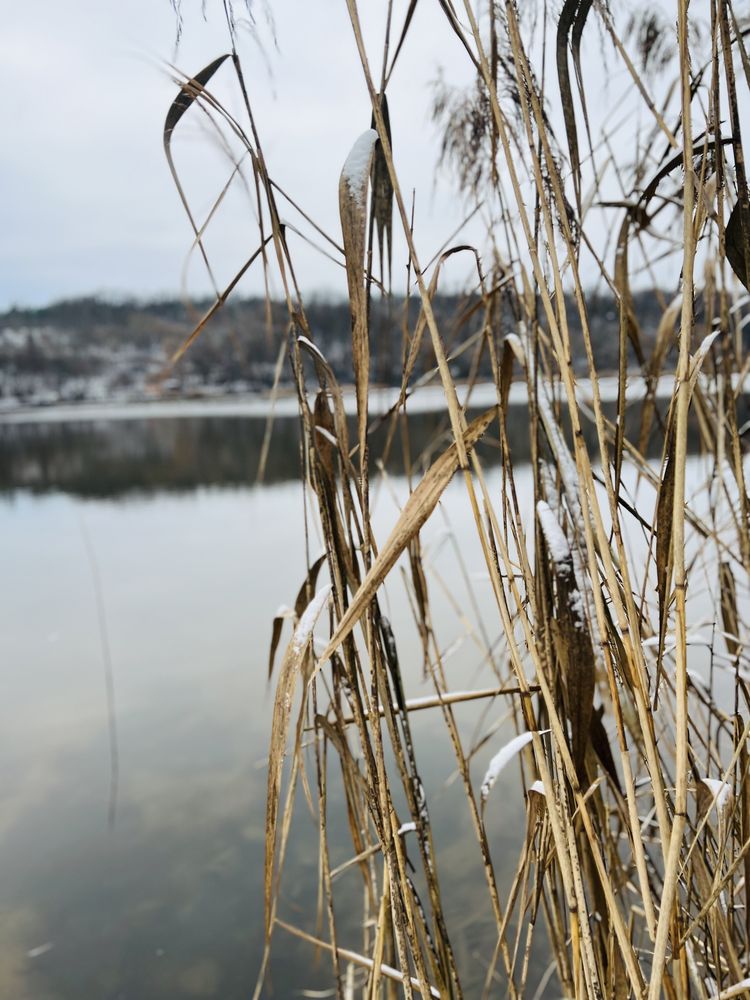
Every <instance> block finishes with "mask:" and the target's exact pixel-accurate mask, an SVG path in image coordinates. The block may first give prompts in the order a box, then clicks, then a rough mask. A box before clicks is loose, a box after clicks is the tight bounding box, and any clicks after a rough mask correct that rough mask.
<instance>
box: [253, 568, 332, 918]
mask: <svg viewBox="0 0 750 1000" xmlns="http://www.w3.org/2000/svg"><path fill="white" fill-rule="evenodd" d="M330 592H331V587H330V585H326V586H325V587H322V588H321V589H320V590H319V591H318V593H317V594H316V595H315V597H314V598H313V599H312V601H310V603H309V604H308V606H307V608H306V609H305V612H304V614H303V615H302V617H301V618H300V621H299V624H298V625H297V628H296V629H295V630H294V634H293V635H292V638H291V640H290V642H289V645H288V646H287V650H286V653H285V655H284V661H283V663H282V665H281V671H280V674H279V681H278V684H277V687H276V697H275V699H274V704H273V719H272V723H271V747H270V752H269V761H268V788H267V798H266V857H265V868H264V901H265V926H266V935H268V934H269V933H270V930H271V898H272V888H273V867H274V856H275V853H276V836H277V823H276V819H277V816H278V811H279V792H280V790H281V770H282V767H283V764H284V756H285V752H286V741H287V736H288V734H289V718H290V715H291V711H292V696H293V693H294V687H295V684H296V681H297V676H298V674H299V673H300V669H301V667H302V663H303V660H304V657H305V655H306V653H307V648H308V645H309V644H310V642H311V640H312V630H313V628H314V626H315V622H316V621H317V620H318V617H319V615H320V613H321V611H322V610H323V607H324V605H325V603H326V601H327V600H328V596H329V594H330Z"/></svg>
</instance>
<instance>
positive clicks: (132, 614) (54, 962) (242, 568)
mask: <svg viewBox="0 0 750 1000" xmlns="http://www.w3.org/2000/svg"><path fill="white" fill-rule="evenodd" d="M525 414H526V411H525V410H523V409H522V408H519V409H518V414H517V415H515V414H514V416H513V419H511V420H510V421H509V429H510V432H511V434H512V436H513V440H512V442H511V446H512V447H513V448H514V449H516V453H517V454H519V453H520V452H521V449H522V448H523V443H524V441H526V440H527V439H528V433H529V423H528V417H527V416H526V415H525ZM264 426H265V424H264V421H259V420H255V421H253V420H250V419H226V418H224V419H222V418H189V419H182V420H166V419H162V420H152V421H133V422H130V421H121V422H118V423H107V422H101V423H90V424H78V425H68V424H62V423H61V424H34V425H5V426H3V427H2V428H0V477H1V479H0V484H1V486H2V489H3V490H4V491H5V492H6V493H7V498H6V502H5V503H3V504H2V505H0V536H1V537H2V546H3V555H4V567H5V573H4V574H3V578H2V580H3V582H2V590H1V592H0V664H2V666H1V667H0V670H2V679H3V693H4V697H3V700H2V703H0V749H1V750H2V752H1V753H0V761H2V764H1V765H0V767H1V768H2V783H1V784H0V789H1V791H0V796H1V798H0V802H2V809H0V870H1V871H2V872H3V893H2V899H1V900H0V996H9V997H10V996H12V997H18V998H25V997H29V998H31V997H33V998H35V1000H38V998H41V1000H46V998H56V1000H67V998H71V1000H72V998H76V1000H78V998H79V997H81V996H84V997H89V996H92V997H93V996H101V997H106V998H122V1000H125V998H131V997H135V998H138V1000H150V998H153V1000H166V998H170V1000H171V998H182V997H185V998H188V997H201V996H204V997H208V996H213V997H222V998H229V1000H232V998H235V997H236V998H240V997H242V998H243V1000H244V998H246V997H247V996H248V994H249V990H250V988H251V985H252V983H253V982H254V977H255V974H256V972H257V969H258V964H259V961H260V953H261V937H262V903H261V898H262V897H261V894H262V888H261V878H262V872H261V867H262V854H263V824H264V802H265V771H264V766H263V761H264V757H265V753H266V748H267V743H268V731H269V721H270V719H269V717H270V699H269V695H268V692H267V689H266V681H265V676H266V665H267V643H268V640H269V638H270V622H271V620H272V618H273V614H274V611H275V610H276V608H277V607H278V605H279V604H280V603H287V604H288V603H293V600H294V596H295V595H296V593H297V590H298V587H299V585H300V582H301V580H302V577H303V572H304V565H305V539H304V535H303V507H302V495H301V490H300V488H299V484H298V482H287V483H285V482H284V481H285V480H288V479H297V477H298V469H299V455H298V438H297V426H296V423H295V421H292V420H283V421H279V422H278V423H277V425H276V428H275V432H274V439H273V447H272V449H271V453H270V456H269V465H268V479H269V480H270V481H271V485H266V486H263V487H251V486H249V485H248V484H249V483H252V482H253V480H254V477H255V471H256V468H257V462H258V458H259V454H260V447H261V442H262V435H263V430H264ZM445 427H446V421H445V417H444V416H442V415H439V414H427V415H424V416H423V418H422V419H421V421H415V424H414V428H413V430H412V451H413V453H414V454H415V455H417V454H419V451H420V450H421V449H422V448H424V447H426V445H427V442H428V441H430V440H431V439H432V438H433V437H434V435H435V432H436V431H439V430H441V429H442V428H445ZM378 433H381V434H382V433H383V431H382V430H381V431H379V432H378ZM373 451H375V452H376V453H377V451H378V449H377V448H376V447H373ZM494 454H495V452H494V451H493V449H492V445H491V444H490V445H489V446H488V447H487V448H486V450H485V453H484V455H485V459H486V460H487V462H488V464H491V460H492V457H493V455H494ZM394 468H395V471H398V463H397V462H396V463H395V465H394ZM488 479H489V484H490V488H491V489H499V488H500V485H501V484H500V477H499V476H498V475H497V474H495V475H492V473H490V475H489V476H488ZM529 482H530V477H529V473H528V470H525V469H524V468H523V467H521V468H520V469H519V473H518V478H517V482H516V486H517V489H518V491H519V497H520V502H521V504H522V505H523V504H524V503H526V502H527V498H528V497H529V495H530V488H529ZM390 485H391V487H392V488H393V491H394V492H395V494H396V495H400V496H402V497H403V495H404V494H405V492H406V484H405V482H404V481H399V480H398V479H396V480H394V481H393V482H392V483H391V484H390ZM207 486H211V487H213V488H211V489H207V488H206V487H207ZM218 486H221V487H222V488H220V489H218V488H216V487H218ZM93 498H96V499H93ZM372 500H373V504H374V506H375V510H376V517H375V530H376V535H377V537H381V538H382V537H385V535H386V533H387V531H388V529H389V527H390V525H391V524H392V523H393V519H394V517H395V511H396V508H395V505H394V501H393V499H392V497H391V491H390V489H380V488H378V487H377V486H376V488H374V489H373V497H372ZM464 500H465V495H464V493H463V490H462V485H461V483H460V482H456V483H454V484H452V486H451V487H450V488H449V489H448V491H447V492H446V494H445V497H444V500H443V502H442V504H441V506H440V508H439V509H438V511H436V513H435V515H434V516H433V518H432V519H431V520H430V522H428V524H427V526H426V527H425V529H424V532H423V542H424V548H425V551H426V552H427V553H428V557H429V558H430V559H431V560H432V561H433V563H434V566H435V569H436V570H437V571H438V574H439V575H441V576H442V579H443V580H444V581H450V584H451V586H450V590H451V593H450V595H449V596H450V600H449V599H448V595H446V594H444V593H442V591H441V588H440V587H439V586H435V587H434V588H433V589H432V591H431V600H432V602H433V616H434V620H435V622H436V623H438V624H437V626H436V627H437V630H438V640H439V642H440V644H441V646H443V648H445V649H446V650H448V649H451V648H453V643H454V640H456V638H457V637H459V636H461V635H462V634H463V633H464V628H463V625H462V623H461V622H460V621H459V619H458V617H457V614H456V611H455V608H454V606H453V603H452V602H453V601H455V602H456V604H457V606H458V607H459V608H460V607H461V606H464V607H466V606H468V601H467V600H466V599H465V595H464V593H463V590H462V588H463V583H462V581H461V580H457V579H456V572H455V557H454V555H453V552H452V550H451V546H450V545H449V544H446V541H445V540H446V534H445V532H446V530H450V531H452V532H453V533H454V534H455V537H456V543H457V545H458V546H459V547H460V549H461V552H462V557H463V559H464V561H465V563H466V566H467V569H468V573H469V576H470V577H471V579H473V580H474V585H475V597H476V600H477V606H478V609H479V613H480V615H482V616H483V617H484V618H485V620H486V622H487V623H488V625H487V628H488V630H489V635H490V640H491V641H492V640H494V639H496V638H497V634H498V626H497V624H496V623H497V615H496V613H493V604H492V600H491V592H490V588H489V586H488V585H487V584H486V582H483V581H482V580H481V575H482V571H483V569H484V564H483V559H482V554H481V552H480V550H479V546H478V544H477V542H476V539H475V538H474V532H473V529H472V526H471V523H470V520H469V519H467V518H465V516H464V509H465V505H464ZM125 501H127V502H125ZM651 503H652V498H651V499H648V500H647V501H646V504H645V506H644V508H643V512H644V514H646V516H648V515H647V508H648V506H649V504H651ZM84 530H85V531H86V532H87V534H88V536H89V537H90V539H91V543H92V546H93V548H94V551H95V554H96V559H97V563H98V567H99V571H100V578H101V584H102V593H103V598H104V605H105V608H106V615H107V629H108V638H109V642H110V646H111V649H112V659H113V664H114V671H115V685H116V701H117V720H118V736H119V749H120V767H121V780H120V789H119V801H118V812H117V824H116V827H115V829H114V831H112V832H110V831H108V829H107V800H108V784H109V759H108V732H107V715H106V700H105V691H104V675H103V666H102V650H101V645H100V641H99V636H98V629H97V620H96V602H95V595H94V589H93V580H92V574H91V567H90V565H89V563H88V562H87V559H86V554H85V545H84V538H83V531H84ZM310 546H311V549H312V555H313V556H315V555H317V554H318V553H319V551H321V545H320V540H319V539H318V538H317V537H316V535H315V530H314V525H313V527H312V529H311V535H310ZM393 577H394V581H395V582H394V583H390V584H389V586H388V590H387V594H386V595H385V596H384V605H385V610H386V612H387V614H388V616H389V617H390V618H391V620H392V621H393V624H394V628H395V632H396V635H397V637H398V641H399V651H400V654H401V662H402V664H403V666H404V671H405V684H406V689H407V695H408V696H410V697H413V696H419V695H422V694H425V693H428V692H429V687H428V686H427V685H425V684H424V683H423V681H422V676H421V654H420V652H419V642H418V637H417V634H416V630H415V628H414V626H413V623H412V622H411V621H410V615H409V611H408V605H407V602H406V601H405V599H404V595H403V592H402V591H401V590H400V589H399V583H398V574H393ZM481 661H482V655H481V653H480V652H478V651H477V649H475V648H474V647H473V645H472V644H471V642H464V643H463V645H459V646H457V647H455V648H454V652H453V655H451V656H448V657H446V661H445V668H446V672H447V679H448V686H449V688H453V689H465V688H468V687H472V686H481V685H482V684H483V681H485V680H486V673H484V672H483V671H482V669H481V668H480V664H481ZM504 710H505V706H502V705H499V704H494V705H492V706H490V707H489V708H488V711H487V715H486V717H485V718H484V721H483V723H482V725H481V726H480V727H479V729H476V728H475V727H476V719H477V712H476V709H475V708H470V707H463V708H461V709H457V718H458V722H459V726H460V728H461V732H462V736H463V738H464V739H465V741H466V743H467V745H468V744H469V743H470V742H471V741H472V740H473V739H475V738H477V736H478V735H481V734H482V733H483V732H485V731H488V730H489V729H490V728H491V727H492V726H494V725H495V723H496V722H497V721H498V720H499V719H500V717H501V716H502V714H503V713H504ZM414 734H415V743H416V748H417V758H418V761H419V763H420V766H421V768H422V769H423V779H424V782H425V785H426V790H427V793H428V801H430V803H431V810H432V818H433V823H434V829H435V839H436V848H437V859H438V867H439V871H440V875H441V880H442V881H443V883H444V898H445V901H446V910H447V917H448V920H449V926H450V927H451V931H452V935H453V944H454V947H455V949H456V954H457V956H458V959H459V962H460V964H461V967H462V969H464V970H465V975H466V984H465V986H466V990H467V995H468V996H470V995H477V992H478V991H479V984H481V982H482V981H483V978H484V967H483V965H482V963H481V961H480V960H479V958H478V956H482V955H483V956H487V955H488V954H491V952H492V948H493V945H494V936H493V933H492V926H493V925H492V921H491V917H490V913H489V908H488V905H487V901H486V892H485V890H484V888H483V878H482V874H481V862H480V858H479V857H478V852H476V851H473V850H472V849H471V847H467V845H473V844H474V838H473V834H472V831H471V826H470V819H469V816H468V812H467V810H466V807H465V803H464V799H463V792H462V790H461V788H460V783H459V782H456V781H451V778H452V776H453V773H454V767H455V763H454V761H453V758H452V754H451V749H450V746H449V744H448V741H447V738H446V736H445V733H444V731H443V727H442V725H441V724H440V721H439V719H438V718H437V717H436V716H435V715H433V714H432V713H430V712H424V713H421V714H419V715H417V716H415V718H414ZM507 735H509V730H508V729H507V728H506V729H501V730H499V731H498V733H497V734H495V735H494V736H493V737H492V739H491V740H490V741H489V742H488V744H487V745H486V747H485V748H484V749H483V751H482V753H480V754H477V757H476V759H475V761H474V762H473V775H474V780H475V782H481V776H482V773H483V770H484V767H485V766H486V763H487V760H488V759H489V756H490V755H491V754H492V752H493V749H495V748H496V747H497V746H498V745H500V744H501V743H502V741H503V739H504V738H506V736H507ZM336 778H337V775H336V772H335V771H333V770H332V772H331V779H330V782H329V795H330V820H329V830H330V836H331V850H332V855H333V856H332V864H333V865H334V866H335V865H337V864H341V863H343V862H344V861H346V860H347V859H348V858H349V856H350V854H351V847H350V845H349V837H348V832H347V825H346V822H345V820H344V816H343V806H342V801H341V799H340V797H339V795H338V792H337V780H336ZM503 781H504V782H506V783H507V784H506V785H505V786H504V787H502V788H501V787H498V789H497V791H496V794H495V798H494V801H491V802H490V803H489V804H488V809H487V825H488V831H489V837H490V846H491V849H492V851H493V855H494V857H495V858H496V861H497V863H498V866H499V867H500V871H499V876H500V883H501V891H502V892H505V890H506V889H507V883H508V880H509V879H510V877H511V876H512V872H513V869H514V867H515V863H516V859H517V854H518V851H519V849H520V844H521V843H522V831H523V823H524V800H523V795H522V792H521V790H520V788H519V787H518V783H517V772H514V770H513V769H512V768H509V769H508V773H507V776H504V778H503ZM287 875H288V877H287V878H286V880H285V882H284V892H283V897H282V904H281V916H283V917H285V918H286V919H288V920H290V921H291V922H293V923H300V924H302V925H304V926H305V927H307V929H308V930H309V931H310V932H312V933H316V932H320V933H322V936H324V937H325V936H326V930H325V927H323V929H322V931H318V930H316V927H315V921H314V913H315V906H316V901H317V892H318V869H317V825H316V820H315V818H314V817H311V816H310V815H309V813H307V811H306V808H305V804H304V802H303V801H300V809H299V810H298V813H297V820H296V822H295V825H294V828H293V835H292V839H291V842H290V847H289V856H288V862H287ZM357 886H358V881H357V873H356V869H353V870H352V872H351V873H350V874H349V875H347V876H342V882H341V888H342V891H343V895H342V897H340V899H341V902H340V909H339V912H338V916H339V918H340V920H341V928H340V943H341V944H342V945H344V946H348V947H351V948H353V949H355V950H356V949H357V948H358V946H359V930H358V928H359V919H360V915H361V905H360V904H361V900H360V897H359V894H358V888H357ZM48 945H51V946H52V947H47V946H48ZM543 964H544V963H543V956H541V955H536V956H535V960H534V972H533V974H532V976H531V977H530V981H532V982H534V981H538V979H539V977H540V976H541V974H542V971H543ZM270 981H271V983H272V986H273V991H274V995H276V996H279V997H291V996H294V995H297V993H298V991H299V990H301V989H303V988H307V989H321V990H322V989H325V988H327V987H329V986H330V982H331V978H330V966H329V960H328V959H327V957H326V956H325V955H322V956H319V957H318V958H317V959H316V956H315V955H314V953H313V952H312V950H311V948H310V946H309V945H307V944H304V943H301V942H298V941H296V940H295V939H293V938H290V937H288V936H285V935H284V934H283V932H281V931H279V932H278V934H277V941H276V948H275V950H274V959H273V962H272V966H271V980H270ZM475 990H476V992H475ZM268 995H271V992H270V990H269V992H268ZM552 995H554V993H553V994H552Z"/></svg>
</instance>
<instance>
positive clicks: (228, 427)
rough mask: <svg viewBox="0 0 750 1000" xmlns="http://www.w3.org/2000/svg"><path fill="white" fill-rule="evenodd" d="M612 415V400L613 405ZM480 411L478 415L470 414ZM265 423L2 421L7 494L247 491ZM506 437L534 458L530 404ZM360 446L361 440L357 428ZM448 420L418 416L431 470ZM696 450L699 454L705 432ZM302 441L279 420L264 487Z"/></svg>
mask: <svg viewBox="0 0 750 1000" xmlns="http://www.w3.org/2000/svg"><path fill="white" fill-rule="evenodd" d="M604 409H605V413H606V414H607V416H608V417H609V418H610V419H614V418H615V416H616V410H615V407H614V405H613V404H606V405H605V408H604ZM472 415H475V413H474V412H472V413H470V416H472ZM637 420H638V411H637V409H635V410H633V411H631V412H630V413H629V419H628V426H629V428H631V427H632V430H633V432H634V433H635V426H636V421H637ZM583 426H584V434H585V436H586V439H587V444H588V445H589V447H590V448H592V449H594V451H596V449H597V438H596V429H595V427H594V425H593V424H592V423H591V422H590V421H584V425H583ZM265 433H266V419H265V418H261V417H257V416H237V417H226V416H183V417H180V418H173V417H161V418H158V419H135V420H106V419H101V420H91V421H87V422H68V421H49V422H43V421H39V422H29V423H3V422H0V492H9V491H12V490H13V489H17V488H19V487H23V488H26V489H29V490H32V491H34V492H46V491H48V490H51V489H60V490H64V491H66V492H69V493H74V494H76V495H77V496H82V497H116V496H120V495H123V494H138V493H140V494H143V493H153V492H154V491H158V490H163V491H184V490H191V489H195V488H196V487H199V486H208V485H212V486H239V485H247V484H252V483H254V482H255V481H256V478H257V473H258V468H259V463H260V459H261V451H262V448H263V440H264V436H265ZM389 433H391V434H392V428H391V426H390V422H389V421H385V420H383V419H382V418H381V419H374V420H373V422H372V425H371V435H370V454H371V456H372V457H373V461H374V460H375V459H376V458H378V457H379V456H381V455H382V454H383V450H384V446H385V442H386V439H387V437H388V435H389ZM497 433H498V432H497V428H496V427H493V428H490V431H489V432H488V433H487V435H486V436H485V440H484V441H483V443H482V445H481V446H480V450H481V454H482V458H483V460H484V461H485V462H486V463H487V464H489V465H492V464H494V463H496V462H497V461H498V459H499V441H498V438H497ZM507 433H508V440H509V444H510V448H511V451H512V454H513V456H514V459H515V460H516V461H521V462H522V461H524V460H526V459H527V458H529V456H530V443H529V412H528V408H527V407H526V406H524V405H514V406H511V407H510V408H509V413H508V419H507ZM351 440H352V441H354V440H356V433H355V432H354V425H353V424H352V425H351ZM451 440H452V439H451V437H450V424H449V420H448V417H447V415H446V414H445V413H442V412H427V413H415V414H413V415H411V416H410V417H409V453H410V455H411V460H412V462H413V463H414V464H415V465H417V466H418V467H419V466H420V465H424V464H426V463H428V462H429V461H430V460H431V457H432V456H433V455H434V453H435V451H436V449H440V448H443V447H445V446H446V445H447V444H448V443H450V441H451ZM402 444H403V442H402V438H401V430H400V428H399V429H398V430H397V431H396V433H395V436H394V443H393V446H392V447H391V449H390V452H389V457H388V463H387V465H388V469H389V471H390V472H391V473H393V474H396V475H398V474H402V473H403V472H404V458H403V455H404V451H403V447H402ZM662 445H663V435H662V434H661V433H660V432H659V429H658V425H657V427H656V428H655V430H654V433H653V434H652V436H651V440H650V443H649V449H648V451H649V454H651V455H654V456H656V455H660V454H661V449H662ZM689 446H690V447H691V448H697V446H698V438H697V433H696V427H693V428H692V430H691V437H690V442H689ZM299 470H300V437H299V423H298V421H297V419H296V418H290V417H288V416H284V417H279V418H277V419H276V420H275V422H274V425H273V434H272V438H271V446H270V448H269V450H268V456H267V462H266V468H265V475H264V482H266V483H279V482H285V481H288V480H291V479H298V478H299Z"/></svg>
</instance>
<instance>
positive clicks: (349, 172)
mask: <svg viewBox="0 0 750 1000" xmlns="http://www.w3.org/2000/svg"><path fill="white" fill-rule="evenodd" d="M377 138H378V133H377V132H376V131H375V129H373V128H368V130H367V131H366V132H363V133H362V135H361V136H360V137H359V139H357V141H356V142H355V143H354V145H353V146H352V148H351V151H350V153H349V155H348V156H347V158H346V161H345V163H344V169H343V170H342V171H341V177H342V179H343V180H345V181H346V183H347V186H348V188H349V191H350V193H351V195H352V197H353V198H354V199H356V200H357V201H358V202H359V203H360V204H362V205H363V204H364V200H365V190H366V188H367V177H368V175H369V173H370V158H371V156H372V151H373V149H374V148H375V143H376V142H377Z"/></svg>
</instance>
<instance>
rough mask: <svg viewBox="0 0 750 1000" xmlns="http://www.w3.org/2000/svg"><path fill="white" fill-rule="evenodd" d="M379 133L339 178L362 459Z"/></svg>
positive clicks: (368, 137)
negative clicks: (369, 226)
mask: <svg viewBox="0 0 750 1000" xmlns="http://www.w3.org/2000/svg"><path fill="white" fill-rule="evenodd" d="M377 138H378V133H377V132H376V131H375V130H374V129H368V130H367V131H366V132H363V133H362V135H361V136H360V137H359V138H358V139H357V141H356V142H355V143H354V145H353V146H352V148H351V151H350V153H349V155H348V156H347V158H346V162H345V163H344V169H343V170H342V171H341V178H340V180H339V213H340V215H341V230H342V233H343V237H344V251H345V254H346V281H347V285H348V288H349V305H350V309H351V314H352V358H353V361H354V381H355V387H356V393H357V425H358V431H359V447H360V461H361V462H362V463H364V462H365V444H366V440H367V397H368V387H369V382H370V339H369V329H368V317H367V291H366V288H365V232H366V223H367V199H366V192H367V179H368V177H369V175H370V170H371V164H372V160H373V153H374V150H375V143H376V141H377Z"/></svg>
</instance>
